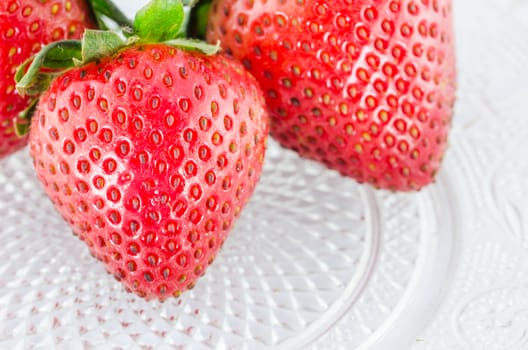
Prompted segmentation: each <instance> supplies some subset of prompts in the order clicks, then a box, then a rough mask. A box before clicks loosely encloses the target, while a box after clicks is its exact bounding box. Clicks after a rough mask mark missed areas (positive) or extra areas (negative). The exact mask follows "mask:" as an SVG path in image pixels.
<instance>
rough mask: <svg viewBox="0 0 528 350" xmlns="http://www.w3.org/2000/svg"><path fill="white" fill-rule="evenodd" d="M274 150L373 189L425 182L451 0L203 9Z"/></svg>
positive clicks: (433, 168) (451, 74)
mask: <svg viewBox="0 0 528 350" xmlns="http://www.w3.org/2000/svg"><path fill="white" fill-rule="evenodd" d="M209 21H210V23H209V28H208V40H209V41H211V42H215V41H217V40H220V41H221V42H222V46H223V47H224V49H225V50H226V51H227V52H228V53H231V54H232V55H234V56H235V57H236V58H238V59H240V60H241V61H242V62H243V64H244V65H245V67H246V68H247V69H248V70H249V71H250V72H251V73H252V74H253V75H254V76H255V77H256V78H257V80H258V81H259V83H260V85H261V87H262V89H263V91H264V94H265V97H266V101H267V106H268V110H269V112H270V114H271V119H272V124H271V134H272V135H273V136H274V137H275V138H276V139H277V140H278V141H279V142H280V143H281V144H282V145H283V146H285V147H287V148H291V149H294V150H296V151H297V152H299V154H301V155H302V156H304V157H307V158H310V159H315V160H318V161H320V162H323V163H324V164H326V165H327V166H328V167H330V168H332V169H336V170H338V171H339V172H341V173H342V174H343V175H346V176H351V177H353V178H355V179H357V180H358V181H359V182H367V183H370V184H372V185H374V186H375V187H378V188H386V189H392V190H402V191H407V190H414V189H419V188H421V187H423V186H424V185H427V184H428V183H430V182H431V181H432V180H433V178H434V176H435V174H436V172H437V170H438V169H439V166H440V163H441V159H442V157H443V154H444V151H445V149H446V144H447V136H448V130H449V127H450V122H451V118H452V113H453V104H454V100H455V84H456V83H455V78H456V77H455V53H454V44H453V32H452V9H451V1H450V0H399V1H397V0H377V1H371V0H369V1H367V0H357V1H350V0H333V1H329V0H303V1H298V0H252V1H246V0H214V1H213V4H212V10H211V13H210V17H209Z"/></svg>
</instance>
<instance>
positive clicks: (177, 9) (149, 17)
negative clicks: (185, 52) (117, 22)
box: [134, 0, 185, 42]
mask: <svg viewBox="0 0 528 350" xmlns="http://www.w3.org/2000/svg"><path fill="white" fill-rule="evenodd" d="M184 19H185V11H184V6H183V3H182V2H181V0H152V1H151V2H150V3H148V4H147V5H146V6H145V7H143V8H142V9H140V10H139V11H138V12H137V14H136V18H135V19H134V31H135V34H136V35H138V36H139V37H140V38H141V40H142V41H145V42H161V41H166V40H171V39H174V38H176V37H177V36H178V35H179V34H180V33H181V32H182V27H183V25H184Z"/></svg>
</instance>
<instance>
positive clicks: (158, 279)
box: [30, 44, 268, 299]
mask: <svg viewBox="0 0 528 350" xmlns="http://www.w3.org/2000/svg"><path fill="white" fill-rule="evenodd" d="M266 117H267V114H266V112H265V107H264V99H263V97H262V94H261V92H260V89H259V87H258V84H257V83H256V81H255V80H254V78H253V77H252V76H251V75H250V74H248V73H247V72H246V71H245V70H244V69H243V67H242V66H241V65H240V64H239V63H238V62H236V61H234V60H232V59H230V58H228V57H225V56H223V55H214V56H205V55H202V54H198V53H190V52H186V51H182V50H179V49H176V48H173V47H169V46H166V45H163V44H147V45H142V46H136V47H131V48H127V49H125V50H124V51H121V52H120V53H118V54H117V55H115V56H113V57H110V58H104V59H102V60H101V61H100V63H89V64H87V65H86V66H83V67H80V68H75V69H72V70H69V71H68V72H66V73H65V74H64V75H62V76H61V77H59V78H57V79H56V80H55V81H54V82H53V83H52V85H51V87H50V89H49V91H48V92H46V93H45V94H44V95H42V97H41V100H40V103H39V105H38V109H37V111H36V113H35V117H34V119H33V121H32V124H31V129H30V150H31V155H32V157H33V159H34V164H35V168H36V171H37V174H38V177H39V179H40V180H41V181H42V183H43V184H44V186H45V190H46V192H47V193H48V195H49V197H50V198H51V200H52V201H53V203H54V204H55V206H56V208H57V209H58V210H59V212H60V213H61V214H62V216H63V217H64V218H65V219H66V221H67V222H69V224H70V225H71V226H72V228H73V231H74V233H75V234H77V235H79V237H80V238H81V239H82V240H84V241H85V242H86V244H87V245H88V246H89V248H90V250H91V252H92V253H93V255H95V256H96V257H97V258H99V259H100V260H102V261H103V262H104V263H105V264H106V266H107V268H108V270H109V271H110V272H111V273H112V274H114V275H115V276H116V277H117V279H119V280H121V281H122V282H123V283H124V284H125V285H126V287H128V288H129V289H130V290H132V291H134V292H136V293H137V294H139V295H141V296H145V297H147V298H154V297H155V298H161V299H164V298H166V297H168V296H171V295H176V296H177V295H179V294H180V293H181V292H182V291H185V290H187V289H189V288H191V287H192V286H194V283H195V280H196V279H197V278H198V277H200V276H201V275H203V274H204V272H205V270H206V268H207V266H208V265H209V264H211V263H212V262H213V260H214V258H215V256H216V254H217V253H218V250H219V248H220V247H221V246H222V244H223V242H224V240H225V239H226V236H227V234H228V231H229V229H230V228H231V226H232V225H233V222H234V221H235V219H236V217H237V216H238V215H239V214H240V212H241V210H242V208H243V207H244V205H245V204H246V203H247V201H248V200H249V198H250V196H251V194H252V193H253V190H254V188H255V185H256V183H257V181H258V179H259V176H260V173H261V168H262V163H263V159H264V153H265V140H266V135H267V131H268V123H267V118H266Z"/></svg>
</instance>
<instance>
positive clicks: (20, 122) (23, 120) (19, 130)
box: [13, 98, 38, 137]
mask: <svg viewBox="0 0 528 350" xmlns="http://www.w3.org/2000/svg"><path fill="white" fill-rule="evenodd" d="M37 103H38V98H34V99H32V100H31V103H30V104H29V106H28V107H27V108H26V109H25V110H23V111H22V112H20V114H19V115H18V118H15V119H13V124H14V127H15V128H14V129H15V134H16V135H17V136H19V137H22V136H24V135H26V134H27V133H28V132H29V125H30V122H31V118H32V117H33V114H34V113H35V110H36V109H37Z"/></svg>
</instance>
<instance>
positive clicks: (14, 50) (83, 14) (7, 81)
mask: <svg viewBox="0 0 528 350" xmlns="http://www.w3.org/2000/svg"><path fill="white" fill-rule="evenodd" d="M93 26H94V22H93V20H92V18H91V14H90V12H89V10H88V5H87V3H86V2H85V1H84V0H55V1H51V0H40V1H36V0H2V1H1V2H0V38H1V40H0V159H1V158H3V157H5V156H7V155H8V154H11V153H13V152H15V151H16V150H18V149H20V148H22V147H23V146H24V145H25V144H26V142H27V137H23V138H19V137H17V135H15V132H14V127H13V120H14V119H15V118H16V117H17V116H18V114H19V113H21V112H22V111H24V110H25V109H26V108H28V106H29V104H30V99H29V98H22V97H21V96H20V95H18V93H17V92H16V89H15V81H14V74H15V70H16V68H17V67H18V66H19V65H20V64H22V63H23V62H24V61H25V60H27V59H28V58H29V57H30V56H31V55H33V54H35V53H36V52H38V51H39V50H40V49H41V47H42V46H43V45H46V44H48V43H50V42H52V41H57V40H63V39H68V38H75V39H78V38H80V37H81V34H82V33H83V31H84V29H85V28H87V27H93Z"/></svg>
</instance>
